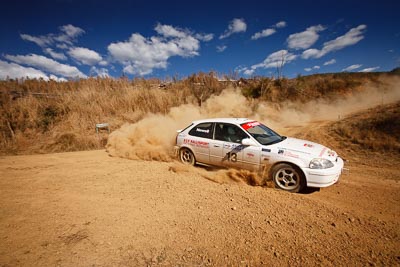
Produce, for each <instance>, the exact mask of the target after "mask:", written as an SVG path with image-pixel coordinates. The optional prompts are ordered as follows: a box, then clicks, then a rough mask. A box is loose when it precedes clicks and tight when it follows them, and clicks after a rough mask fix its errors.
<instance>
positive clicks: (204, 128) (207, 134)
mask: <svg viewBox="0 0 400 267" xmlns="http://www.w3.org/2000/svg"><path fill="white" fill-rule="evenodd" d="M189 135H192V136H197V137H202V138H210V139H211V138H212V135H213V123H211V122H206V123H200V124H198V125H196V126H194V127H193V129H192V130H190V131H189Z"/></svg>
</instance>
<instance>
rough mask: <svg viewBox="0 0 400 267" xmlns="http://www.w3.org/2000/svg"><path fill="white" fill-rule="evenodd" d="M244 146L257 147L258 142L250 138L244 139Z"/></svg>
mask: <svg viewBox="0 0 400 267" xmlns="http://www.w3.org/2000/svg"><path fill="white" fill-rule="evenodd" d="M242 145H244V146H257V144H256V142H254V141H253V140H251V139H250V138H245V139H243V140H242Z"/></svg>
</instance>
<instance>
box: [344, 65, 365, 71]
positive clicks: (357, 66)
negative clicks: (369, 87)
mask: <svg viewBox="0 0 400 267" xmlns="http://www.w3.org/2000/svg"><path fill="white" fill-rule="evenodd" d="M361 66H362V65H361V64H354V65H351V66H348V67H347V68H344V69H342V71H352V70H355V69H358V68H360V67H361Z"/></svg>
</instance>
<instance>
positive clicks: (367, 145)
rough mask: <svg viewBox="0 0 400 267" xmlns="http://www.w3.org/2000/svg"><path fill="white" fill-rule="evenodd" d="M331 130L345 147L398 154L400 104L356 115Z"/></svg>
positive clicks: (399, 144) (335, 125)
mask: <svg viewBox="0 0 400 267" xmlns="http://www.w3.org/2000/svg"><path fill="white" fill-rule="evenodd" d="M331 130H332V131H333V132H334V133H336V134H337V136H338V139H340V140H342V141H345V142H344V144H345V145H346V146H352V145H355V146H359V147H361V148H363V149H366V150H369V151H375V152H391V153H398V154H400V102H398V103H396V104H392V105H385V106H379V107H376V108H373V109H370V110H368V111H366V112H362V113H357V114H355V115H353V116H350V117H348V118H346V119H344V120H342V121H340V122H338V123H336V124H334V125H333V126H332V127H331Z"/></svg>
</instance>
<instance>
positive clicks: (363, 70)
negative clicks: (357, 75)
mask: <svg viewBox="0 0 400 267" xmlns="http://www.w3.org/2000/svg"><path fill="white" fill-rule="evenodd" d="M379 68H380V67H372V68H366V69H362V70H360V71H359V72H372V71H376V70H377V69H379Z"/></svg>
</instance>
